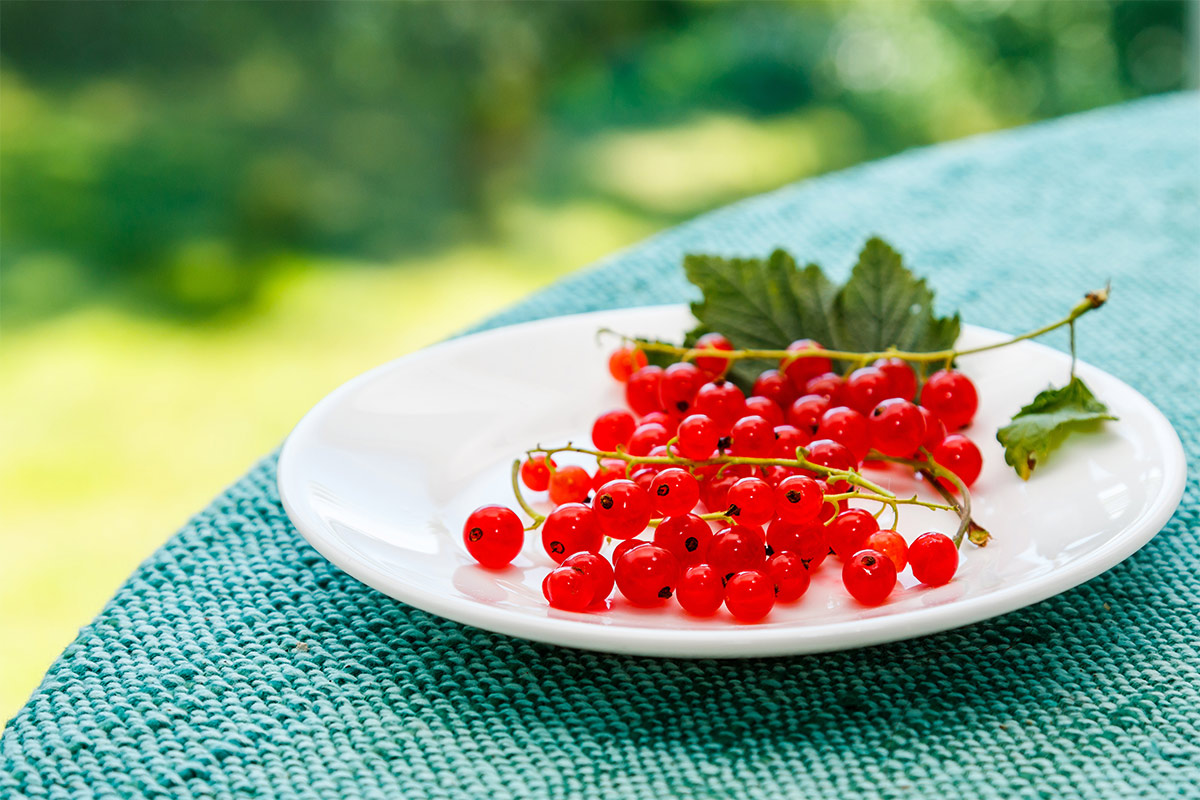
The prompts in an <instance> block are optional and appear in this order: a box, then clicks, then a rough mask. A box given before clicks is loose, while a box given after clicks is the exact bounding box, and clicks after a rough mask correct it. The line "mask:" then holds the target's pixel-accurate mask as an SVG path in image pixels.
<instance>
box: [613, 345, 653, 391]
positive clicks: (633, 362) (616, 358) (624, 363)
mask: <svg viewBox="0 0 1200 800" xmlns="http://www.w3.org/2000/svg"><path fill="white" fill-rule="evenodd" d="M644 366H646V354H645V353H644V352H642V351H641V350H635V349H634V348H632V347H622V348H621V349H619V350H615V351H613V354H612V355H611V356H609V357H608V372H609V374H611V375H612V376H613V377H614V378H616V379H617V380H618V381H620V382H621V383H625V381H627V380H629V376H630V375H632V374H633V373H635V372H637V371H638V370H639V369H641V368H642V367H644Z"/></svg>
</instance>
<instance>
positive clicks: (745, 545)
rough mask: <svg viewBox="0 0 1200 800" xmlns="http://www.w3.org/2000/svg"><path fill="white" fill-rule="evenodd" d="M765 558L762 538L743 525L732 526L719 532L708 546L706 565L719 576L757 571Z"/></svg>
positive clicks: (765, 553)
mask: <svg viewBox="0 0 1200 800" xmlns="http://www.w3.org/2000/svg"><path fill="white" fill-rule="evenodd" d="M766 558H767V551H766V541H765V540H764V537H763V536H762V534H760V533H759V532H758V531H756V530H755V529H753V528H748V527H746V526H745V525H733V526H731V527H728V528H726V529H724V530H723V531H720V532H719V533H717V534H716V535H715V536H713V538H712V543H711V544H710V545H709V546H708V563H709V564H712V565H713V567H714V568H716V570H717V572H718V573H720V574H721V575H728V574H730V573H731V572H741V571H742V570H744V569H757V568H759V567H761V566H762V565H763V563H764V562H765V561H766Z"/></svg>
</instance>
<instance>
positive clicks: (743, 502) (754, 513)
mask: <svg viewBox="0 0 1200 800" xmlns="http://www.w3.org/2000/svg"><path fill="white" fill-rule="evenodd" d="M725 506H726V508H725V513H726V514H727V515H728V516H729V517H730V518H732V519H733V520H735V521H737V522H741V523H742V524H745V525H762V524H764V523H766V522H769V521H770V520H771V519H772V518H773V517H774V516H775V490H774V489H773V488H771V484H769V483H767V482H766V481H764V480H763V479H762V478H740V479H738V481H737V482H736V483H734V484H733V486H730V487H729V491H728V492H727V493H726V494H725Z"/></svg>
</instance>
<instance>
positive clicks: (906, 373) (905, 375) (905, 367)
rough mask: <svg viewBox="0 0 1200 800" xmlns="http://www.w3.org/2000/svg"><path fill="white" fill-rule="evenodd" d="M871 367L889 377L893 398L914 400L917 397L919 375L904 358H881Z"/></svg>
mask: <svg viewBox="0 0 1200 800" xmlns="http://www.w3.org/2000/svg"><path fill="white" fill-rule="evenodd" d="M871 366H873V367H875V368H876V369H878V370H879V371H880V372H882V373H883V374H884V375H886V376H887V379H888V383H889V384H890V385H891V387H892V390H891V392H890V394H891V396H892V397H899V398H900V399H901V400H913V399H914V398H916V396H917V373H915V372H913V368H912V367H911V366H910V365H909V363H908V362H907V361H905V360H904V359H902V358H880V359H878V360H876V362H875V363H874V364H872V365H871Z"/></svg>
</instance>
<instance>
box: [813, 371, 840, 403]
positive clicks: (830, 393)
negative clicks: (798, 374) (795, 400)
mask: <svg viewBox="0 0 1200 800" xmlns="http://www.w3.org/2000/svg"><path fill="white" fill-rule="evenodd" d="M803 393H804V394H815V395H817V396H818V397H824V398H825V399H827V400H828V401H829V402H830V403H831V404H832V405H835V406H841V405H845V404H846V379H845V378H843V377H842V376H841V375H838V374H837V373H836V372H826V373H825V374H824V375H818V376H817V377H815V378H810V379H809V381H808V383H807V384H806V385H805V386H804V392H803Z"/></svg>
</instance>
